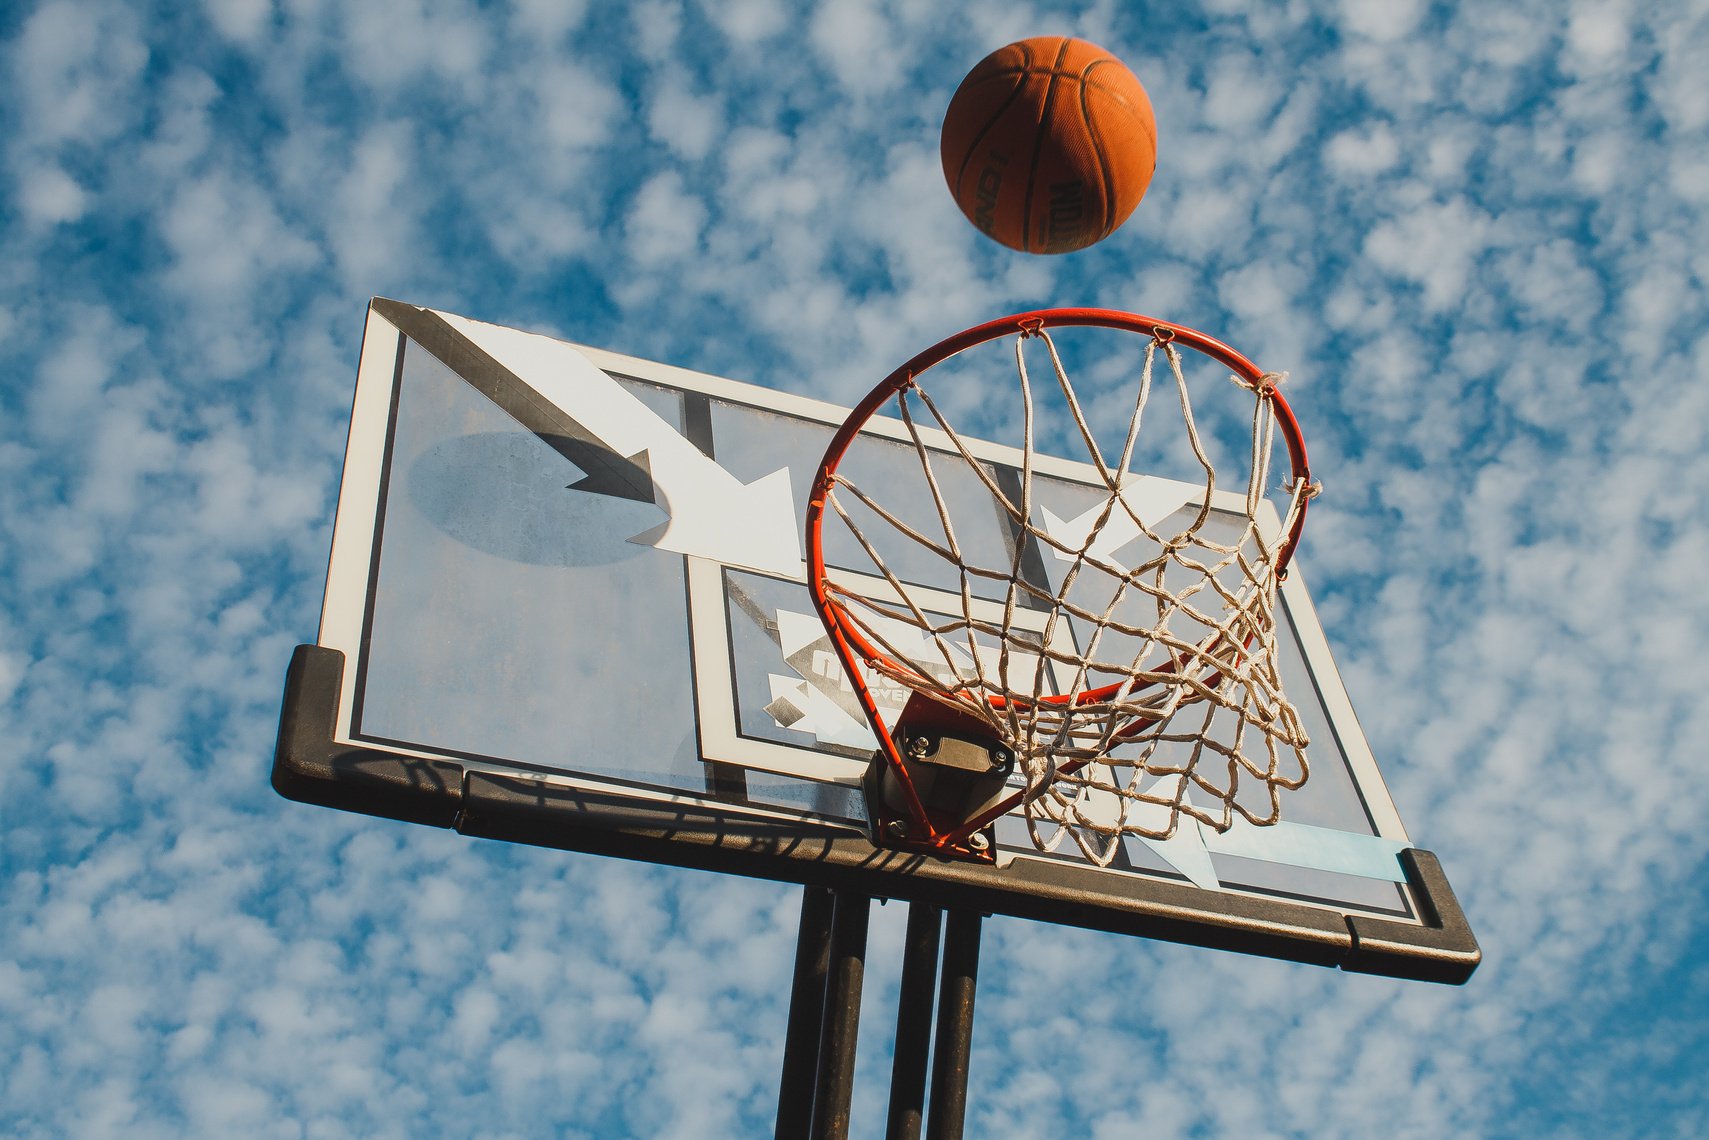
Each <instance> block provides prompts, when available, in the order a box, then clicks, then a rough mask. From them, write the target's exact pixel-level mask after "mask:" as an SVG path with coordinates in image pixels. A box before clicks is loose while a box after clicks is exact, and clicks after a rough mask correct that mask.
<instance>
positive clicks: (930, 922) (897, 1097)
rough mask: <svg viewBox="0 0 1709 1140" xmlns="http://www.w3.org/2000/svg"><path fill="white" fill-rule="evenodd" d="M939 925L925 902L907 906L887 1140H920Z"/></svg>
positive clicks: (939, 915) (938, 915)
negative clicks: (906, 927)
mask: <svg viewBox="0 0 1709 1140" xmlns="http://www.w3.org/2000/svg"><path fill="white" fill-rule="evenodd" d="M942 926H943V910H942V908H940V907H935V906H932V905H931V904H930V903H923V902H911V903H909V904H908V931H907V933H906V934H905V935H903V940H902V992H901V994H900V996H899V997H898V998H897V1007H896V1048H895V1051H894V1052H893V1054H892V1057H891V1063H890V1118H889V1123H888V1124H887V1125H886V1126H885V1132H884V1135H885V1137H886V1138H887V1140H920V1122H921V1119H922V1116H923V1110H924V1108H925V1104H926V1061H927V1059H928V1058H929V1057H930V1056H931V1049H932V1001H933V998H934V996H935V994H934V992H933V991H934V987H935V986H936V983H937V971H938V940H939V931H940V929H941V928H942Z"/></svg>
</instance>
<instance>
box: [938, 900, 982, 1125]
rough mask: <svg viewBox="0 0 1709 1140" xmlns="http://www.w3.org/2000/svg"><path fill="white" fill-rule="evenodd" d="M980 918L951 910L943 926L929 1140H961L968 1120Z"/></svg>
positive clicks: (976, 912)
mask: <svg viewBox="0 0 1709 1140" xmlns="http://www.w3.org/2000/svg"><path fill="white" fill-rule="evenodd" d="M981 918H982V916H981V915H980V914H979V912H978V911H966V910H951V911H950V912H949V915H948V917H947V918H946V919H945V922H944V953H943V958H944V965H943V979H942V981H941V982H940V984H939V986H938V1033H937V1045H936V1048H935V1050H934V1053H933V1056H932V1109H931V1119H930V1120H929V1121H928V1122H927V1125H926V1137H927V1140H961V1130H962V1126H963V1124H964V1123H965V1121H966V1118H967V1065H968V1057H969V1054H970V1053H971V1052H972V1045H973V990H974V987H975V984H976V983H977V982H978V980H979V923H980V920H981Z"/></svg>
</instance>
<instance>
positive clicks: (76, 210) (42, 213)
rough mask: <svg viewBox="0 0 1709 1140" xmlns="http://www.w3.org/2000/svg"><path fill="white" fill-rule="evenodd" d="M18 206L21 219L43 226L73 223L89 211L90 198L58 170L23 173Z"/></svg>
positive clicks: (49, 167) (50, 168) (69, 177)
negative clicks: (21, 208)
mask: <svg viewBox="0 0 1709 1140" xmlns="http://www.w3.org/2000/svg"><path fill="white" fill-rule="evenodd" d="M20 183H21V185H20V186H19V187H18V204H19V205H20V206H22V207H23V210H24V217H25V218H26V219H28V220H29V221H31V222H34V223H37V224H44V225H50V226H53V225H59V224H61V223H64V222H75V221H76V220H77V219H78V218H81V217H82V216H83V214H84V211H86V210H87V209H88V208H89V195H88V194H87V193H85V192H84V190H83V187H81V186H79V185H78V184H77V180H76V179H74V178H72V177H71V176H70V175H69V174H67V173H66V172H65V171H63V170H61V169H60V168H59V167H57V166H46V167H38V168H36V169H33V170H25V171H23V172H22V173H21V176H20Z"/></svg>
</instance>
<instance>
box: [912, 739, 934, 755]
mask: <svg viewBox="0 0 1709 1140" xmlns="http://www.w3.org/2000/svg"><path fill="white" fill-rule="evenodd" d="M934 743H936V742H935V741H933V740H932V738H931V737H929V736H916V737H914V738H913V739H912V740H910V741H908V755H910V756H914V757H920V756H929V755H931V752H932V745H933V744H934Z"/></svg>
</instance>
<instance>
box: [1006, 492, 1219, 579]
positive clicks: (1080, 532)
mask: <svg viewBox="0 0 1709 1140" xmlns="http://www.w3.org/2000/svg"><path fill="white" fill-rule="evenodd" d="M1202 494H1204V489H1203V488H1201V487H1194V486H1192V485H1190V484H1187V483H1177V482H1175V481H1174V480H1173V479H1159V478H1156V477H1154V476H1150V475H1139V476H1129V477H1128V478H1127V479H1126V480H1125V481H1124V482H1123V484H1122V492H1121V497H1122V503H1125V504H1126V509H1125V510H1124V509H1123V508H1122V506H1121V504H1111V503H1110V501H1109V500H1108V499H1104V500H1102V501H1100V502H1098V503H1096V504H1095V505H1093V506H1092V507H1091V508H1089V509H1088V510H1085V511H1082V512H1081V513H1080V514H1079V515H1077V516H1075V517H1074V518H1072V519H1068V520H1063V519H1060V518H1058V517H1057V516H1056V515H1054V514H1052V513H1051V511H1050V509H1049V508H1048V507H1042V506H1041V507H1040V508H1039V513H1040V514H1042V515H1043V516H1044V531H1045V533H1046V534H1048V535H1049V536H1050V538H1051V540H1052V542H1054V543H1056V544H1059V545H1055V546H1052V547H1051V552H1052V553H1053V554H1055V555H1056V557H1057V559H1058V560H1059V561H1062V562H1072V561H1073V560H1074V557H1075V555H1074V553H1073V552H1074V551H1077V550H1079V549H1080V548H1081V547H1082V546H1085V545H1086V537H1087V535H1088V534H1089V533H1090V532H1091V530H1092V528H1093V527H1094V526H1096V525H1097V522H1098V518H1099V516H1100V515H1102V514H1104V512H1105V511H1106V510H1108V512H1109V516H1110V517H1109V519H1108V520H1107V521H1106V522H1105V523H1104V525H1103V528H1102V529H1101V530H1099V531H1098V533H1097V534H1096V535H1094V536H1093V537H1092V545H1091V546H1090V548H1088V550H1087V554H1088V555H1089V556H1090V557H1092V558H1093V559H1095V560H1096V561H1098V562H1103V563H1108V564H1111V565H1115V566H1121V565H1122V564H1121V563H1119V562H1117V561H1116V559H1115V553H1116V551H1118V550H1120V549H1121V548H1122V547H1124V546H1126V545H1127V544H1128V543H1130V542H1132V541H1133V540H1134V539H1136V538H1138V537H1139V536H1140V535H1141V534H1143V533H1144V531H1142V530H1141V529H1140V527H1139V523H1137V522H1135V521H1134V516H1135V515H1137V516H1138V517H1139V520H1140V522H1143V523H1144V524H1145V525H1146V527H1148V528H1151V529H1153V530H1155V529H1156V527H1157V524H1158V523H1160V522H1162V521H1163V520H1164V519H1166V518H1168V517H1169V516H1170V515H1172V514H1174V513H1175V512H1176V511H1178V510H1180V509H1181V508H1182V507H1184V506H1186V505H1187V503H1188V502H1189V501H1190V500H1192V499H1193V498H1194V497H1196V496H1198V495H1202ZM1130 511H1131V512H1132V513H1131V514H1130V513H1129V512H1130ZM1122 568H1123V569H1124V570H1125V569H1126V567H1125V566H1123V567H1122Z"/></svg>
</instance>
